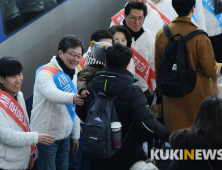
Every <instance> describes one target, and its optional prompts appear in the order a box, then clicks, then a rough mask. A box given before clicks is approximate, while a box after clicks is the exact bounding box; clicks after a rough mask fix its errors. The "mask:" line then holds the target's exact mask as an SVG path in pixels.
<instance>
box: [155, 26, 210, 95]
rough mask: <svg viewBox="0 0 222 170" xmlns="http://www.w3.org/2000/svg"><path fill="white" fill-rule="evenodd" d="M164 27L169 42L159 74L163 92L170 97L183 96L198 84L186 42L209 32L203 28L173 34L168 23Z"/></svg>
mask: <svg viewBox="0 0 222 170" xmlns="http://www.w3.org/2000/svg"><path fill="white" fill-rule="evenodd" d="M163 29H164V31H165V33H166V35H167V37H168V39H169V44H168V45H167V48H166V50H165V52H164V55H163V59H162V62H161V65H160V68H159V74H158V81H159V84H160V88H161V93H162V94H163V95H165V96H169V97H183V96H185V95H186V94H188V93H191V92H192V91H193V89H194V87H195V84H196V71H194V70H193V69H192V67H191V65H190V58H189V53H188V50H187V46H186V42H187V41H188V40H189V39H191V38H192V37H194V36H195V35H198V34H201V33H204V34H206V35H207V33H206V32H204V31H203V30H195V31H192V32H191V33H189V34H188V35H186V36H185V37H183V36H182V35H181V34H176V35H174V36H173V35H172V33H171V31H170V29H169V27H168V25H164V26H163ZM176 36H180V37H181V39H180V40H175V39H174V37H176ZM207 36H208V35H207ZM197 70H198V68H197Z"/></svg>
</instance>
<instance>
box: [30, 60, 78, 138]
mask: <svg viewBox="0 0 222 170" xmlns="http://www.w3.org/2000/svg"><path fill="white" fill-rule="evenodd" d="M49 64H51V65H54V66H56V67H58V68H59V70H61V71H63V70H62V68H61V67H60V66H59V64H58V62H57V60H56V56H54V57H53V58H52V59H51V61H50V63H49ZM72 81H73V83H74V85H75V86H76V84H77V76H76V74H74V76H73V79H72ZM73 96H74V93H69V92H63V91H61V90H59V89H58V88H57V86H56V84H55V83H54V80H53V77H52V75H51V74H49V73H46V72H40V73H39V74H38V75H37V76H36V81H35V85H34V93H33V109H32V113H31V118H30V122H31V123H30V128H31V130H32V131H37V132H38V133H46V134H49V135H51V136H53V137H54V138H55V140H62V139H65V138H67V137H68V136H69V135H70V134H71V135H70V138H71V139H79V137H80V120H79V117H78V116H77V115H75V117H74V120H73V121H72V119H71V118H70V115H69V112H68V110H67V108H66V105H72V104H73Z"/></svg>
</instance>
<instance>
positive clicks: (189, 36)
mask: <svg viewBox="0 0 222 170" xmlns="http://www.w3.org/2000/svg"><path fill="white" fill-rule="evenodd" d="M202 33H203V34H205V35H206V36H207V37H208V35H207V33H206V32H205V31H203V30H195V31H192V32H191V33H189V34H187V35H186V36H185V37H184V41H185V43H186V42H187V41H188V40H189V39H191V38H193V37H194V36H195V35H198V34H202Z"/></svg>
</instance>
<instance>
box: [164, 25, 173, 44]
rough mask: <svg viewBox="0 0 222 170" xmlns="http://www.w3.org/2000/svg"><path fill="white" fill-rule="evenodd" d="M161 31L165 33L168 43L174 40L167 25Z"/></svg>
mask: <svg viewBox="0 0 222 170" xmlns="http://www.w3.org/2000/svg"><path fill="white" fill-rule="evenodd" d="M163 30H164V32H165V33H166V36H167V38H168V39H169V41H171V40H174V37H173V34H172V33H171V31H170V29H169V27H168V24H166V25H164V26H163Z"/></svg>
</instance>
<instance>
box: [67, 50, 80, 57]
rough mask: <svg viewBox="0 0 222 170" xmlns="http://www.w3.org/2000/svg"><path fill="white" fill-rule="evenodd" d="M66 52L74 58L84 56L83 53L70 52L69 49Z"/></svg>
mask: <svg viewBox="0 0 222 170" xmlns="http://www.w3.org/2000/svg"><path fill="white" fill-rule="evenodd" d="M66 53H67V54H69V55H70V56H72V57H73V58H75V57H76V58H77V59H81V58H82V56H81V55H77V54H76V53H70V52H68V51H66Z"/></svg>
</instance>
